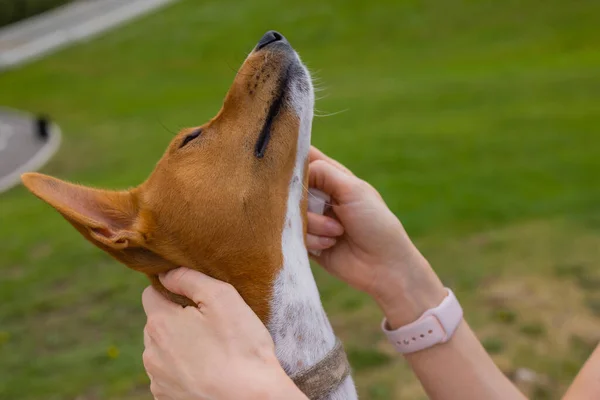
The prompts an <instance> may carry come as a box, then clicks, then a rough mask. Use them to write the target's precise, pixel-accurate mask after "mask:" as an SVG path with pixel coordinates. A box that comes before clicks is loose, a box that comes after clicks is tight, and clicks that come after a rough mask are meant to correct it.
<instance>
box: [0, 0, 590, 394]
mask: <svg viewBox="0 0 600 400" xmlns="http://www.w3.org/2000/svg"><path fill="white" fill-rule="evenodd" d="M599 15H600V3H598V2H597V1H595V0H582V1H577V2H574V1H573V2H567V1H562V0H550V1H541V0H529V1H517V0H506V1H478V2H476V1H458V0H448V1H445V2H439V1H438V2H435V1H414V0H404V1H391V0H390V1H388V2H358V1H356V2H355V1H341V0H337V1H333V2H324V1H316V0H307V1H302V2H293V3H289V4H288V3H286V5H285V6H283V5H282V3H280V2H273V3H269V2H267V1H251V2H234V1H218V2H217V1H205V2H198V1H192V0H187V1H182V2H180V3H177V4H175V5H174V6H172V7H169V8H167V9H165V10H163V11H161V12H160V13H158V14H156V15H152V16H149V17H146V18H143V19H142V20H140V21H137V22H135V23H132V24H131V25H128V26H125V27H123V28H121V29H119V30H117V31H114V32H111V33H109V34H107V35H105V36H103V37H101V38H99V39H97V40H94V41H92V42H89V43H85V44H81V45H78V46H76V47H73V48H69V49H66V50H64V51H62V52H60V53H58V54H55V55H52V56H50V57H48V58H46V59H44V60H41V61H38V62H36V63H34V64H31V65H28V66H25V67H23V68H20V69H18V70H14V71H9V72H6V73H3V74H2V75H0V104H2V105H6V106H11V107H15V108H19V109H24V110H30V111H35V112H39V111H43V112H45V113H48V114H49V115H51V116H53V118H54V119H55V120H56V121H57V122H58V123H59V124H60V125H61V127H62V129H63V131H64V143H63V146H62V148H61V150H60V152H59V153H58V155H57V156H56V157H55V158H54V159H53V161H52V162H51V163H50V164H49V165H48V166H47V167H46V168H45V170H44V172H46V173H49V174H53V175H57V176H60V177H61V178H64V179H70V180H75V181H81V182H85V183H86V184H91V185H97V186H107V187H115V188H119V187H126V186H131V185H135V184H137V183H139V182H141V181H142V180H143V179H144V178H145V177H146V176H147V175H148V174H149V173H150V171H151V169H152V167H153V164H154V163H155V162H156V160H157V159H158V158H159V157H160V155H161V153H162V151H163V150H164V148H165V147H166V145H167V143H168V142H169V140H170V139H171V137H172V133H170V132H169V131H176V130H177V129H179V128H180V127H184V126H190V125H197V124H199V123H202V122H203V121H206V120H207V119H208V118H210V117H211V116H213V115H214V114H215V113H216V112H217V110H218V109H219V107H220V103H221V100H222V98H223V96H224V94H225V92H226V91H227V88H228V86H229V84H230V82H231V80H232V78H233V76H234V71H235V69H236V68H237V66H238V65H239V64H240V63H241V61H242V60H243V59H244V57H245V55H246V54H247V52H248V51H249V50H250V49H251V48H252V46H253V45H254V44H255V42H256V41H257V40H258V39H259V38H260V36H261V35H262V33H264V31H266V30H268V29H277V30H280V31H281V32H282V33H283V34H285V35H286V36H287V37H288V39H289V40H290V42H291V43H292V44H293V45H294V47H295V48H296V49H297V50H298V51H299V52H300V54H301V55H302V57H303V60H305V61H306V62H307V64H308V65H309V66H310V67H311V68H312V69H313V70H314V71H315V75H316V76H317V77H318V78H319V82H320V83H319V84H320V85H322V86H323V87H325V90H324V91H323V92H320V94H324V95H326V97H325V98H323V99H321V100H319V101H318V103H317V108H318V110H319V112H321V113H332V112H337V111H343V110H347V111H345V112H342V113H341V114H338V115H335V116H331V117H327V118H317V119H316V120H315V122H314V129H313V143H315V144H317V145H318V146H320V147H321V148H322V149H323V150H324V151H326V152H328V153H330V154H331V155H332V156H334V157H336V158H338V159H339V160H340V161H342V162H344V163H345V164H347V165H348V166H349V167H350V168H352V169H353V170H354V171H355V172H356V173H357V174H358V175H359V176H361V177H363V178H365V179H367V180H368V181H370V182H371V183H372V184H373V185H374V186H376V187H377V188H378V189H379V190H380V191H381V193H382V194H383V196H384V198H385V199H386V201H387V202H388V204H389V206H390V207H391V208H392V210H393V211H394V212H396V213H397V214H398V215H399V216H400V218H401V219H402V220H403V221H404V223H405V225H406V228H407V230H408V231H409V233H410V234H411V235H413V236H414V238H415V239H416V241H417V243H418V245H419V247H420V248H422V250H423V252H424V253H425V254H426V256H427V257H428V258H429V259H430V260H431V261H432V263H433V265H434V266H435V268H436V270H437V271H438V272H439V274H440V275H441V276H442V278H443V279H444V280H445V281H446V282H447V284H448V285H451V286H452V287H453V288H455V289H456V292H457V294H458V295H459V297H460V298H461V300H462V302H463V304H464V307H465V310H466V313H467V317H468V319H469V321H470V322H471V324H472V325H473V326H474V328H475V329H476V331H477V333H478V334H479V336H480V337H481V338H482V340H483V341H484V342H486V343H488V345H489V344H490V343H491V344H492V347H493V349H494V352H495V354H494V358H495V359H496V361H497V362H498V364H499V365H500V366H501V367H502V368H503V370H505V371H506V372H507V373H508V372H511V371H513V370H514V369H515V368H518V367H527V368H531V369H533V370H535V371H537V372H539V373H541V374H544V375H545V376H547V377H548V378H549V379H548V382H550V383H548V384H547V387H541V388H540V387H536V388H535V390H533V393H532V394H531V396H532V398H540V399H541V398H552V399H557V398H559V395H560V393H561V391H562V390H564V388H565V385H566V384H567V383H568V382H569V380H570V379H572V377H573V375H574V374H575V373H576V371H577V369H578V368H579V366H580V365H581V363H582V361H583V359H584V358H585V356H586V355H587V354H588V353H589V351H590V349H591V348H592V347H593V345H594V344H595V342H596V339H597V332H599V331H600V320H599V319H598V315H599V312H598V308H599V307H598V300H597V296H596V297H595V296H594V293H595V292H597V291H598V289H599V288H600V283H599V282H600V280H599V279H598V276H599V275H598V272H597V270H598V264H599V262H600V185H598V181H597V174H598V171H600V134H598V127H599V126H600V95H599V93H600V52H599V51H598V48H599V46H600V30H598V28H597V21H598V17H599ZM315 271H316V275H317V279H318V283H319V286H320V288H321V291H322V295H323V300H324V303H325V306H326V308H327V310H328V312H329V314H330V316H331V319H332V323H333V324H334V326H335V328H336V330H337V332H338V334H339V335H340V336H341V337H342V338H343V339H344V342H345V344H346V346H347V348H348V349H349V352H350V355H351V360H352V361H353V363H354V369H355V376H356V380H357V383H358V386H359V389H360V392H361V398H364V399H380V398H400V397H401V398H403V399H422V398H424V394H423V392H422V390H421V389H420V388H419V385H418V383H417V382H416V381H415V379H414V377H413V376H412V375H411V373H410V372H409V370H408V368H407V366H406V365H405V363H404V362H403V361H402V360H401V359H400V358H398V357H393V353H392V352H391V349H390V348H389V346H388V345H387V344H386V343H385V341H384V339H383V337H382V335H381V334H380V333H379V322H380V314H379V312H378V311H377V309H376V308H375V306H374V305H373V304H372V302H371V301H370V300H369V299H368V298H366V297H365V296H364V295H361V294H357V293H355V292H353V291H351V290H350V289H348V288H347V287H346V285H344V284H342V283H339V282H336V281H334V280H333V279H332V278H330V277H328V276H327V275H326V274H325V273H324V272H322V271H320V270H319V269H316V270H315ZM0 274H1V275H0V276H1V277H2V278H1V279H0V398H2V399H17V398H18V399H24V400H28V399H73V398H78V399H104V398H106V399H109V398H110V399H114V398H119V399H126V400H133V399H138V398H139V399H141V398H148V392H147V385H148V382H147V378H145V375H144V372H143V368H142V363H141V352H142V327H143V324H144V315H143V312H142V309H141V304H140V294H141V291H142V289H143V287H144V286H145V285H146V284H147V283H146V281H145V279H144V277H143V276H141V275H140V274H136V273H134V272H132V271H129V270H127V269H126V268H124V267H122V266H120V265H118V264H116V263H115V262H114V261H112V260H111V259H109V258H108V257H107V256H105V255H104V254H102V253H101V252H100V251H99V250H96V249H95V248H93V247H92V246H91V245H89V244H87V243H86V242H85V241H84V240H82V239H81V238H80V237H79V235H78V234H77V233H76V232H75V230H73V229H72V228H71V227H70V226H69V225H68V224H67V223H66V222H64V221H63V220H62V219H61V217H60V216H58V215H57V214H56V213H55V212H53V211H51V210H50V208H48V207H47V206H46V205H44V204H42V203H41V202H40V201H38V200H36V199H35V198H34V197H33V196H31V195H30V194H28V193H26V191H25V190H24V189H23V188H17V189H14V190H12V191H10V192H9V193H6V194H3V195H1V196H0ZM545 332H552V335H549V334H548V335H546V334H545ZM498 343H501V346H498V345H497V344H498ZM536 393H537V394H536Z"/></svg>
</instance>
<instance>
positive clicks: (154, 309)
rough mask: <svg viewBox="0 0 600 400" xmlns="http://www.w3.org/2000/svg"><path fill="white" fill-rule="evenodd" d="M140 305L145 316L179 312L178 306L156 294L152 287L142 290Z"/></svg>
mask: <svg viewBox="0 0 600 400" xmlns="http://www.w3.org/2000/svg"><path fill="white" fill-rule="evenodd" d="M142 305H143V306H144V312H145V313H146V315H147V316H149V315H151V314H155V313H159V312H173V311H175V310H181V307H180V306H178V305H176V304H175V303H172V302H170V301H169V300H167V299H165V297H164V296H163V295H162V294H160V293H158V292H157V291H156V289H154V288H153V287H152V286H148V287H147V288H146V289H144V292H143V293H142Z"/></svg>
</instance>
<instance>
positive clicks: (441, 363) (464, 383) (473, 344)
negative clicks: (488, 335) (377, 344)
mask: <svg viewBox="0 0 600 400" xmlns="http://www.w3.org/2000/svg"><path fill="white" fill-rule="evenodd" d="M406 359H407V361H408V363H409V364H410V366H411V368H412V370H413V371H414V372H415V374H416V375H417V377H418V378H419V380H420V381H421V384H422V385H423V388H424V389H425V391H426V392H427V394H428V395H429V397H430V398H431V399H440V400H469V399H473V400H476V399H477V400H478V399H486V400H495V399H498V400H511V399H525V397H524V396H523V395H522V394H521V393H520V392H519V391H518V390H517V389H516V387H515V386H514V385H513V384H512V383H511V382H510V381H509V380H508V379H507V378H506V376H505V375H504V374H503V373H502V372H501V371H500V370H499V369H498V367H497V366H496V365H495V364H494V362H493V361H492V359H491V358H490V356H489V355H488V354H487V353H486V351H485V350H484V348H483V346H481V344H480V342H479V340H478V339H477V337H476V336H475V334H474V333H473V331H472V330H471V328H470V327H469V325H468V324H467V323H466V322H465V321H463V322H462V323H461V324H460V325H459V327H458V329H457V330H456V332H455V333H454V336H453V337H452V339H451V340H450V341H448V342H447V343H444V344H440V345H437V346H434V347H431V348H429V349H426V350H423V351H420V352H416V353H412V354H408V355H407V356H406Z"/></svg>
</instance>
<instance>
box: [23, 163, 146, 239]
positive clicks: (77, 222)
mask: <svg viewBox="0 0 600 400" xmlns="http://www.w3.org/2000/svg"><path fill="white" fill-rule="evenodd" d="M21 179H22V181H23V184H24V185H25V186H26V187H27V189H29V190H30V191H31V192H32V193H33V194H34V195H36V196H37V197H39V198H40V199H42V200H44V201H45V202H46V203H48V204H50V205H51V206H52V207H54V208H55V209H56V210H57V211H58V212H59V213H61V214H62V215H63V217H65V218H66V219H67V220H68V221H69V222H70V223H71V224H72V225H73V226H74V227H75V228H77V230H78V231H79V232H81V233H82V234H83V235H84V236H85V237H86V238H87V239H88V240H90V241H91V242H92V243H95V244H96V245H99V246H100V247H102V248H105V246H106V247H107V248H108V249H107V250H109V249H112V250H122V249H126V248H128V247H143V246H144V243H145V238H144V235H143V234H142V233H141V232H138V231H137V230H136V229H135V225H136V222H137V220H138V214H139V209H138V204H137V196H136V191H135V189H133V190H130V191H122V192H114V191H107V190H99V189H92V188H88V187H85V186H80V185H75V184H72V183H68V182H64V181H61V180H60V179H56V178H53V177H51V176H48V175H43V174H38V173H27V174H23V175H22V176H21Z"/></svg>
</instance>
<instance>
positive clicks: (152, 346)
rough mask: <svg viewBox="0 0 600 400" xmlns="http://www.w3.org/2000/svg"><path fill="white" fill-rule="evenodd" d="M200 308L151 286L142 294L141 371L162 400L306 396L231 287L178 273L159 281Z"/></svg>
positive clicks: (185, 271)
mask: <svg viewBox="0 0 600 400" xmlns="http://www.w3.org/2000/svg"><path fill="white" fill-rule="evenodd" d="M160 280H161V282H162V284H163V285H164V286H165V287H166V288H167V289H169V290H170V291H172V292H174V293H177V294H180V295H183V296H186V297H188V298H189V299H192V300H193V301H194V302H196V303H197V304H198V307H197V308H196V307H186V308H182V307H181V306H179V305H176V304H174V303H171V302H170V301H168V300H166V299H165V298H164V297H163V296H162V295H160V294H159V293H158V292H157V291H155V290H154V289H153V288H152V287H148V288H147V289H146V290H145V291H144V294H143V296H142V302H143V305H144V310H145V311H146V315H147V317H148V322H147V323H146V327H145V329H144V345H145V350H144V355H143V360H144V366H145V367H146V371H147V372H148V376H149V377H150V380H151V385H150V389H151V391H152V394H153V395H154V397H155V399H158V400H193V399H281V398H286V399H288V398H289V399H306V397H305V396H304V395H303V394H302V393H301V392H300V391H299V390H298V388H296V386H295V385H294V384H293V382H292V381H291V380H290V378H288V376H287V375H286V374H285V372H284V371H283V369H282V368H281V366H280V365H279V362H278V361H277V358H276V357H275V351H274V345H273V340H272V339H271V336H270V335H269V332H268V331H267V329H266V328H265V326H264V325H263V324H262V323H261V321H260V320H259V319H258V317H257V316H256V314H254V312H253V311H252V310H251V309H250V307H248V305H246V303H245V302H244V300H243V299H242V298H241V296H240V295H239V294H238V292H237V291H236V290H235V289H234V288H233V287H232V286H231V285H229V284H227V283H223V282H220V281H217V280H215V279H213V278H210V277H208V276H206V275H204V274H202V273H200V272H197V271H194V270H190V269H186V268H178V269H176V270H173V271H170V272H168V273H167V274H166V275H164V276H162V277H161V278H160Z"/></svg>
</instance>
